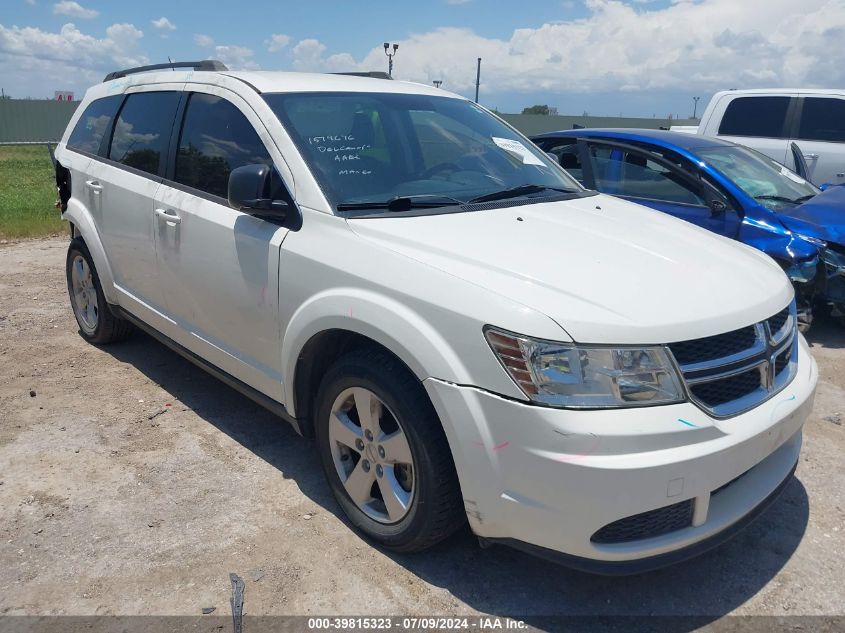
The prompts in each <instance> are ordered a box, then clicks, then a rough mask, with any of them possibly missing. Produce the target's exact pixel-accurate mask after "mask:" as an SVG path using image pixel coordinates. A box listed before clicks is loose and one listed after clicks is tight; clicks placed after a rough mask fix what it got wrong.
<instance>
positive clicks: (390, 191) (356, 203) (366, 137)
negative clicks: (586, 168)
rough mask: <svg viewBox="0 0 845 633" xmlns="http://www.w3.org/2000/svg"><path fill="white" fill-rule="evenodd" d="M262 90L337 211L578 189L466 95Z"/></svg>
mask: <svg viewBox="0 0 845 633" xmlns="http://www.w3.org/2000/svg"><path fill="white" fill-rule="evenodd" d="M265 98H266V100H267V103H269V105H270V107H271V108H273V111H274V112H275V113H276V115H277V116H278V117H279V120H280V121H281V122H282V124H283V125H284V126H285V127H286V128H287V130H288V132H289V133H290V134H291V136H292V137H293V139H294V142H295V143H296V144H297V145H298V147H299V149H300V152H301V153H302V156H303V157H304V159H305V160H306V161H307V162H308V164H309V167H310V168H311V171H312V172H313V173H314V175H315V177H316V178H317V180H318V181H319V182H320V185H321V186H322V187H323V191H324V192H325V194H326V195H327V197H328V198H329V200H330V202H331V203H332V204H334V205H337V207H338V209H339V210H341V211H353V210H357V209H365V208H370V209H378V208H379V205H382V206H384V203H386V202H388V201H391V200H393V201H395V200H396V199H399V198H401V199H404V200H405V201H409V200H410V201H413V203H414V204H413V206H428V207H437V206H444V205H455V204H458V203H464V202H468V201H479V202H480V200H477V199H478V198H485V197H490V199H507V200H508V202H509V203H513V204H516V203H520V202H525V201H527V200H528V199H530V198H536V197H548V196H560V195H566V194H567V193H568V194H572V195H583V194H584V190H583V188H582V187H581V185H579V184H578V183H577V182H576V181H575V180H574V179H572V178H571V177H569V176H568V175H567V174H566V173H565V172H564V171H563V170H561V169H560V168H559V167H558V166H557V165H556V164H555V163H554V162H553V161H551V160H550V159H549V158H548V157H547V156H546V155H545V154H544V153H543V152H542V151H541V150H539V149H537V148H536V147H535V146H534V145H533V144H532V143H531V142H530V141H528V140H527V139H526V138H524V137H522V136H521V135H519V134H517V133H516V132H514V131H513V130H512V129H510V128H509V127H508V126H507V125H505V124H504V123H502V122H501V121H499V120H498V119H497V118H496V117H493V116H491V115H490V114H489V113H487V112H485V111H484V110H483V109H482V108H480V107H478V106H477V105H476V104H474V103H472V102H470V101H464V100H463V99H455V98H449V97H431V96H425V95H409V94H389V93H354V92H352V93H330V92H318V93H291V94H269V95H265ZM503 192H504V193H503ZM368 204H369V205H370V206H369V207H368V206H367V205H368ZM408 206H410V204H409V205H408ZM391 210H399V209H391Z"/></svg>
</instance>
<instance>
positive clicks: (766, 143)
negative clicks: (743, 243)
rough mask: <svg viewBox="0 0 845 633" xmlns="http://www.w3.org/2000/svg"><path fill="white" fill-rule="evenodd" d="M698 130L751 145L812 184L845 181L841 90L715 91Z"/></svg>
mask: <svg viewBox="0 0 845 633" xmlns="http://www.w3.org/2000/svg"><path fill="white" fill-rule="evenodd" d="M698 133H699V134H702V135H704V136H717V137H719V138H724V139H727V140H729V141H733V142H734V143H739V144H740V145H745V146H747V147H750V148H752V149H756V150H757V151H758V152H762V153H764V154H767V155H768V156H771V157H772V158H774V159H775V160H776V161H778V162H779V163H781V164H783V165H786V166H787V167H791V168H792V169H793V170H794V171H796V172H797V173H799V174H801V175H802V176H805V177H806V178H807V179H808V180H810V181H811V182H813V183H815V184H817V185H822V184H832V185H838V184H842V183H844V182H845V89H834V90H811V89H793V90H765V89H758V90H726V91H723V92H719V93H716V95H714V96H713V98H712V99H711V100H710V103H709V104H708V105H707V109H706V110H705V111H704V114H703V115H702V117H701V124H700V125H699V126H698ZM802 162H804V163H806V165H802V164H801V163H802Z"/></svg>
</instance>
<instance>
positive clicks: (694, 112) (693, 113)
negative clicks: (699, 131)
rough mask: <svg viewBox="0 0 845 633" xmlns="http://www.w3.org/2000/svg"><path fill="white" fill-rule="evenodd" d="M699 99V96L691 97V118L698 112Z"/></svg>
mask: <svg viewBox="0 0 845 633" xmlns="http://www.w3.org/2000/svg"><path fill="white" fill-rule="evenodd" d="M699 99H701V97H693V98H692V101H693V106H692V118H693V119H694V118H695V115H696V113H697V112H698V100H699Z"/></svg>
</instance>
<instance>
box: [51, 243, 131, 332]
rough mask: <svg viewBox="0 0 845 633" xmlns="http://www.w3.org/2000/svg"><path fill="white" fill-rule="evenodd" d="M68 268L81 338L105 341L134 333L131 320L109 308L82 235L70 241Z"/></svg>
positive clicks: (72, 299) (71, 295)
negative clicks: (119, 315)
mask: <svg viewBox="0 0 845 633" xmlns="http://www.w3.org/2000/svg"><path fill="white" fill-rule="evenodd" d="M65 272H66V274H67V290H68V295H69V296H70V305H71V307H72V308H73V316H74V317H76V323H77V324H78V325H79V333H80V334H81V335H82V338H84V339H85V340H86V341H88V342H89V343H94V344H97V345H104V344H107V343H115V342H117V341H122V340H124V339H125V338H126V337H128V336H129V335H130V334H131V333H132V331H133V329H134V328H133V327H132V324H131V323H129V322H128V321H125V320H124V319H120V318H118V317H116V316H115V315H114V314H112V311H111V310H110V309H109V306H108V304H107V303H106V297H105V295H104V294H103V288H102V286H101V285H100V277H99V276H98V275H97V269H96V268H95V267H94V261H93V260H92V259H91V253H89V252H88V247H87V246H86V245H85V242H84V241H83V240H82V238H81V237H76V238H74V239H73V240H71V242H70V246H69V247H68V251H67V261H66V264H65Z"/></svg>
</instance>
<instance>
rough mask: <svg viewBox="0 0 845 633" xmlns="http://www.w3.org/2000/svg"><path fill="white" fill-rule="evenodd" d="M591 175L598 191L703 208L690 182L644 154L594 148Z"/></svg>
mask: <svg viewBox="0 0 845 633" xmlns="http://www.w3.org/2000/svg"><path fill="white" fill-rule="evenodd" d="M593 147H594V151H591V152H590V153H591V155H592V157H593V161H594V165H595V167H594V169H593V173H594V174H595V178H596V186H597V187H598V189H599V191H602V192H605V193H609V194H612V195H617V196H630V197H632V198H644V199H648V200H662V201H665V202H673V203H680V204H692V205H699V206H706V204H707V203H706V202H705V200H704V198H703V197H702V196H701V194H700V193H699V191H698V188H697V187H695V186H694V185H693V184H692V183H690V182H688V180H687V179H685V178H684V177H683V176H681V175H680V174H678V173H677V172H676V171H675V170H672V169H668V168H666V167H664V166H663V165H662V164H660V163H658V162H656V161H654V160H651V159H650V158H649V156H648V153H646V152H633V151H627V150H622V149H618V148H614V147H610V146H601V145H597V146H593Z"/></svg>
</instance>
